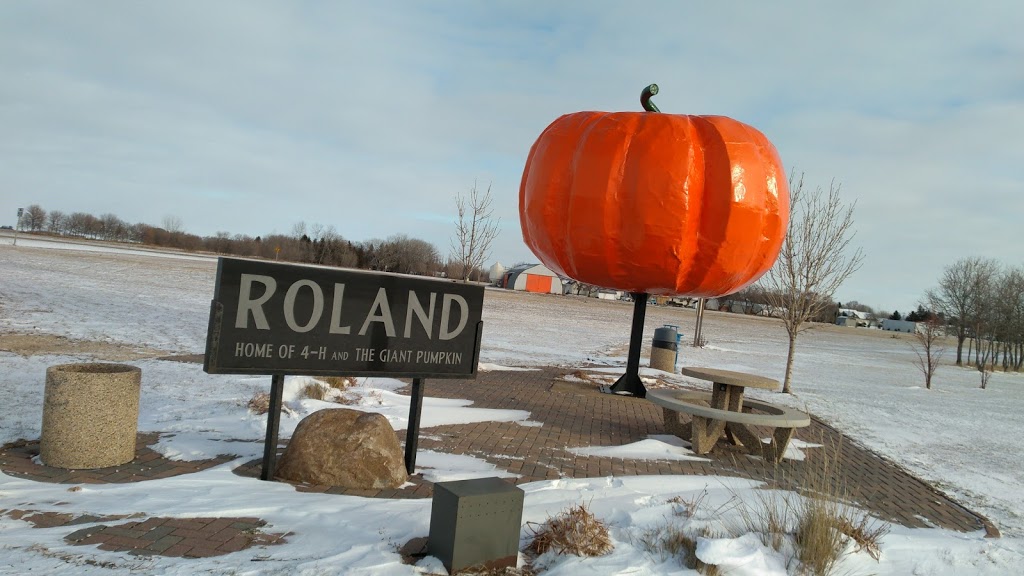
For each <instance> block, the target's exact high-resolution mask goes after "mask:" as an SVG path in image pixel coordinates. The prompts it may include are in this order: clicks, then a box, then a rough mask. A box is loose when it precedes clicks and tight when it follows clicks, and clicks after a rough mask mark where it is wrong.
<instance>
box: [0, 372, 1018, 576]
mask: <svg viewBox="0 0 1024 576" xmlns="http://www.w3.org/2000/svg"><path fill="white" fill-rule="evenodd" d="M573 371H575V370H569V369H561V368H545V369H541V370H532V371H498V372H481V373H480V374H479V375H478V377H477V379H476V380H475V381H466V380H428V381H427V382H426V384H425V394H426V395H427V396H434V397H444V398H465V399H470V400H472V401H473V402H474V404H473V406H474V407H478V408H498V409H516V410H526V411H529V412H530V420H531V421H532V422H534V423H540V424H542V425H522V424H517V423H510V422H479V423H475V424H461V425H449V426H437V427H433V428H429V429H423V430H422V433H421V438H420V444H419V445H420V448H421V449H431V450H438V451H442V452H447V453H453V454H467V455H472V456H475V457H478V458H482V459H485V460H487V461H488V462H491V463H493V464H494V465H495V466H497V467H498V468H501V469H504V470H508V471H510V472H512V473H515V474H518V475H519V477H518V478H517V479H516V480H515V481H516V482H517V483H525V482H532V481H535V480H543V479H554V478H562V477H571V478H581V477H603V476H632V475H708V476H733V477H743V478H751V479H755V480H763V481H765V482H766V483H767V485H769V486H775V487H779V488H784V489H799V488H800V487H801V486H806V485H808V484H809V483H811V484H813V480H808V479H807V478H808V477H809V476H810V475H813V474H815V473H816V472H818V473H819V474H820V470H821V468H822V466H823V464H824V463H825V462H826V459H828V464H829V468H830V472H829V474H828V478H829V480H830V481H831V482H832V483H833V486H836V487H838V490H839V491H842V493H848V494H850V499H852V500H853V501H855V502H856V503H857V504H858V505H859V506H861V507H863V508H865V509H867V510H870V511H871V512H873V513H874V514H875V515H876V516H878V517H879V518H881V519H884V520H887V521H890V522H895V523H898V524H902V525H904V526H909V527H925V526H940V527H943V528H949V529H952V530H959V531H975V530H986V531H987V532H988V533H989V534H990V535H993V536H996V535H998V530H996V529H995V527H994V526H992V525H991V524H990V523H989V522H988V521H987V520H986V519H984V518H982V517H981V516H979V515H977V514H975V513H973V512H971V511H970V510H967V509H965V508H964V507H962V506H960V505H958V504H957V503H955V502H953V501H952V500H950V499H949V498H947V497H945V496H944V495H943V494H941V493H940V492H938V491H937V490H935V489H933V488H932V487H931V486H929V485H928V484H926V483H924V482H922V481H920V480H918V479H916V478H914V477H913V476H911V475H910V474H908V473H907V472H905V471H904V470H902V469H901V468H900V467H898V466H896V465H895V464H893V463H891V462H888V461H887V460H885V459H883V458H881V457H879V456H877V455H876V454H874V453H872V452H870V451H868V450H866V449H864V448H862V447H860V446H858V445H857V444H856V443H855V442H853V441H851V440H850V439H848V438H845V437H844V436H843V435H842V434H841V433H840V432H838V431H836V430H834V429H832V428H830V427H829V426H827V425H825V424H823V423H821V422H820V421H818V420H814V421H813V423H812V425H811V426H810V427H808V428H803V429H799V430H798V431H797V434H796V438H798V439H801V440H804V441H806V442H811V443H816V444H823V445H824V446H825V447H824V448H808V449H805V450H804V452H805V454H806V460H804V461H796V460H784V461H783V462H782V463H780V464H778V465H773V464H770V463H766V462H764V461H762V460H760V459H756V458H751V457H748V456H746V455H745V454H743V453H741V452H739V451H737V450H736V449H734V448H732V447H729V446H725V445H723V444H721V443H720V444H719V445H718V446H716V448H715V449H714V450H713V451H712V453H711V454H709V455H708V460H707V461H649V460H623V459H618V458H608V457H599V456H580V455H576V454H574V453H573V452H570V451H569V448H574V447H596V446H619V445H623V444H629V443H632V442H637V441H640V440H644V439H646V438H647V437H648V436H649V435H654V434H663V433H664V428H663V424H662V417H661V409H660V408H659V407H657V406H656V405H655V404H653V403H652V402H648V401H646V400H643V399H637V398H631V397H623V396H617V395H610V394H603V393H601V392H600V391H599V390H598V389H597V386H596V385H595V384H593V383H586V382H581V381H578V380H576V379H573V378H571V377H570V378H569V379H565V376H566V374H567V373H569V372H573ZM763 432H764V434H763V436H765V437H767V436H768V435H769V434H768V433H769V431H768V430H764V431H763ZM398 435H399V439H400V440H401V441H404V439H405V431H404V430H403V431H399V433H398ZM158 438H159V435H158V434H155V433H146V434H140V435H139V439H138V450H137V451H136V458H135V460H133V461H132V462H130V463H128V464H125V465H123V466H117V467H112V468H102V469H98V470H62V469H57V468H50V467H47V466H43V465H41V464H39V463H38V460H37V459H34V457H35V456H36V455H38V453H39V447H38V441H19V442H15V443H11V444H7V445H5V446H3V447H2V448H0V470H3V472H4V473H6V474H9V475H12V476H18V477H22V478H27V479H31V480H36V481H41V482H57V483H64V484H87V483H120V482H137V481H144V480H151V479H157V478H167V477H170V476H175V475H178V474H187V473H192V472H198V471H200V470H204V469H206V468H209V467H212V466H215V465H217V464H221V463H223V462H227V461H230V460H231V459H232V457H231V456H229V455H225V456H220V457H218V458H216V459H210V460H202V461H192V462H178V461H171V460H167V459H166V458H164V457H162V456H161V455H160V454H159V453H157V452H155V451H153V450H152V449H151V448H150V445H152V444H154V443H155V442H156V441H157V439H158ZM259 471H260V461H258V460H257V461H252V462H248V463H246V464H243V465H242V466H239V467H238V468H236V470H235V472H236V473H237V474H239V475H242V476H249V477H256V476H258V475H259ZM296 489H298V490H300V491H305V492H319V493H328V494H347V495H356V496H367V497H381V498H424V497H429V496H430V495H431V493H432V487H431V484H430V482H428V481H425V480H423V479H422V477H420V476H418V475H417V476H416V477H414V478H412V482H411V485H410V486H408V487H406V488H403V489H400V490H351V489H342V488H338V487H332V486H310V485H296ZM0 515H6V516H10V517H15V518H21V519H25V520H28V521H31V522H32V523H33V524H34V525H36V526H40V527H43V526H45V527H53V526H67V527H68V528H69V530H70V529H71V528H74V527H77V526H79V525H82V527H81V528H79V529H77V530H75V531H71V532H69V534H68V535H67V536H66V537H65V538H66V539H67V540H68V541H69V542H72V543H75V544H98V545H100V547H101V548H104V549H110V550H121V551H131V552H133V553H136V554H161V555H174V556H186V557H201V556H211V555H218V554H228V553H230V552H233V551H236V550H241V549H244V548H246V547H248V546H256V545H271V544H275V543H279V542H282V541H283V539H284V537H285V536H286V535H285V534H280V533H265V532H263V531H261V530H260V529H259V528H260V527H261V526H262V525H263V521H262V520H260V519H258V518H159V517H148V518H138V519H131V518H128V517H107V518H97V517H94V516H77V517H76V516H72V515H68V514H57V513H53V512H38V511H33V510H24V509H15V510H0ZM125 520H130V521H127V522H126V521H125ZM115 521H120V522H121V523H120V524H113V522H115Z"/></svg>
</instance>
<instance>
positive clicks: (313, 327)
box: [203, 258, 484, 378]
mask: <svg viewBox="0 0 1024 576" xmlns="http://www.w3.org/2000/svg"><path fill="white" fill-rule="evenodd" d="M483 301H484V289H483V288H482V287H481V286H475V285H469V284H456V283H453V282H447V281H441V280H433V279H427V278H417V277H412V276H402V275H397V274H386V273H378V272H363V271H353V270H339V269H336V268H325V267H317V266H299V265H293V264H280V263H276V262H262V261H256V260H243V259H238V258H221V259H220V260H219V262H218V265H217V284H216V288H215V291H214V296H213V302H212V304H211V310H210V327H209V332H208V334H207V338H206V361H205V363H204V365H203V370H205V371H206V372H208V373H210V374H271V375H286V374H288V375H301V374H304V375H346V376H369V375H386V376H411V377H417V378H473V377H475V376H476V367H477V361H478V359H479V356H480V335H481V331H482V327H483V323H482V322H481V314H482V310H483Z"/></svg>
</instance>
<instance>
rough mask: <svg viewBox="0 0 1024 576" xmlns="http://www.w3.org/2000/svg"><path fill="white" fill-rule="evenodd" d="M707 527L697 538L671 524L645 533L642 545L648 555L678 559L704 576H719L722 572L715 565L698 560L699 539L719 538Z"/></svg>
mask: <svg viewBox="0 0 1024 576" xmlns="http://www.w3.org/2000/svg"><path fill="white" fill-rule="evenodd" d="M718 537H720V536H719V535H717V534H713V533H712V532H711V529H710V528H709V527H707V526H705V527H704V528H702V529H701V530H700V533H699V534H697V536H696V537H694V536H692V535H691V534H688V533H687V532H686V531H685V530H683V529H682V528H681V527H679V526H677V525H676V524H673V523H671V522H669V523H667V524H664V525H661V526H658V527H656V528H652V529H650V530H647V531H646V532H644V534H643V536H642V538H641V543H642V544H643V547H644V550H646V551H647V553H648V554H655V555H657V556H658V557H660V558H666V557H671V558H678V559H679V561H680V563H681V564H682V565H683V566H685V567H686V568H689V569H690V570H696V571H697V572H698V573H700V574H704V576H719V575H720V574H721V573H722V572H721V570H720V569H719V568H718V566H716V565H714V564H706V563H704V562H703V561H702V560H701V559H700V558H697V538H718Z"/></svg>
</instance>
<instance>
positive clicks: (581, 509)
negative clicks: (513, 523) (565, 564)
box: [527, 504, 612, 556]
mask: <svg viewBox="0 0 1024 576" xmlns="http://www.w3.org/2000/svg"><path fill="white" fill-rule="evenodd" d="M527 527H528V528H529V529H530V531H531V532H532V533H533V540H532V541H531V542H530V545H529V546H528V547H527V550H528V551H530V552H533V553H534V554H538V555H540V554H544V553H545V552H547V551H548V550H554V551H555V552H557V553H558V554H573V555H576V556H601V555H604V554H607V553H608V552H610V551H611V549H612V542H611V537H610V536H609V534H608V527H607V526H605V525H604V522H602V521H600V520H598V519H597V518H596V517H594V515H593V514H592V513H591V512H590V511H589V510H587V507H586V506H585V505H583V504H580V505H578V506H573V507H570V508H569V509H567V510H563V511H562V512H561V513H559V514H558V515H557V516H555V517H550V518H548V519H547V521H545V522H544V523H543V524H540V525H538V524H536V523H533V522H530V523H528V524H527Z"/></svg>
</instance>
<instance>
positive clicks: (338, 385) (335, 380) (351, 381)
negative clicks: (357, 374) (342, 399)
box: [317, 376, 356, 391]
mask: <svg viewBox="0 0 1024 576" xmlns="http://www.w3.org/2000/svg"><path fill="white" fill-rule="evenodd" d="M317 380H319V381H321V382H323V383H324V384H326V385H328V386H330V387H331V388H334V389H335V390H342V391H345V390H348V389H349V388H351V387H353V386H355V385H356V379H355V378H354V377H352V376H317Z"/></svg>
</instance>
